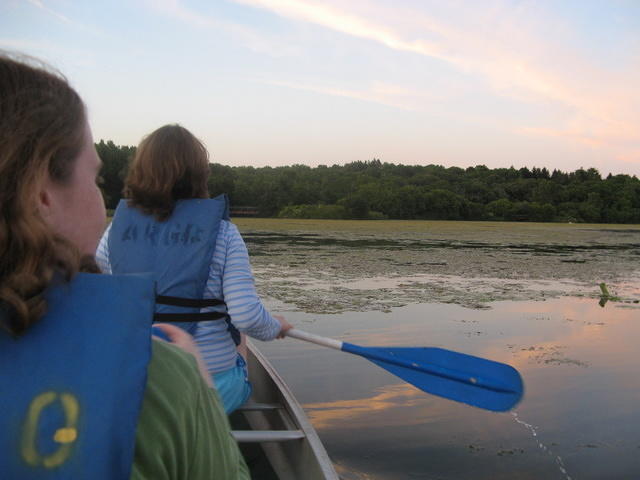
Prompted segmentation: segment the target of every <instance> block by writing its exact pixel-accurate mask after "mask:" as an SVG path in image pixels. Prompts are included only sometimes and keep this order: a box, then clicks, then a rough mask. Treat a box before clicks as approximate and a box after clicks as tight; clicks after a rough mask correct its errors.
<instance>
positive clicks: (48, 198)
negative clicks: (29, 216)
mask: <svg viewBox="0 0 640 480" xmlns="http://www.w3.org/2000/svg"><path fill="white" fill-rule="evenodd" d="M36 201H37V207H38V211H39V212H40V215H41V216H42V218H47V217H49V216H51V209H52V206H53V195H52V191H51V188H50V182H48V181H47V180H45V181H44V182H42V184H41V185H40V189H39V190H38V197H37V199H36Z"/></svg>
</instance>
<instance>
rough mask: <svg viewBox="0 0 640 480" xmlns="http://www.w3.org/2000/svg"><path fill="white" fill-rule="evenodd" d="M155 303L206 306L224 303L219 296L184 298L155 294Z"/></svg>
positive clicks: (178, 305)
mask: <svg viewBox="0 0 640 480" xmlns="http://www.w3.org/2000/svg"><path fill="white" fill-rule="evenodd" d="M156 303H159V304H161V305H171V306H173V307H192V308H206V307H217V306H218V305H226V303H224V300H220V299H219V298H184V297H171V296H169V295H156Z"/></svg>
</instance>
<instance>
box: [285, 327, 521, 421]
mask: <svg viewBox="0 0 640 480" xmlns="http://www.w3.org/2000/svg"><path fill="white" fill-rule="evenodd" d="M286 335H287V336H289V337H293V338H297V339H300V340H305V341H307V342H311V343H315V344H317V345H322V346H325V347H330V348H334V349H336V350H342V351H343V352H347V353H354V354H356V355H360V356H361V357H364V358H366V359H368V360H371V361H372V362H373V363H375V364H377V365H379V366H380V367H382V368H384V369H385V370H388V371H389V372H391V373H393V374H394V375H396V376H398V377H400V378H401V379H403V380H404V381H406V382H408V383H410V384H411V385H413V386H415V387H418V388H419V389H420V390H422V391H424V392H427V393H431V394H433V395H438V396H440V397H444V398H448V399H451V400H456V401H458V402H462V403H467V404H469V405H473V406H475V407H480V408H484V409H487V410H493V411H496V412H504V411H506V410H510V409H511V408H513V406H514V405H515V404H516V403H518V402H519V401H520V399H521V398H522V393H523V384H522V378H521V377H520V374H519V373H518V371H517V370H516V369H515V368H513V367H511V366H509V365H506V364H504V363H498V362H494V361H492V360H486V359H484V358H480V357H474V356H471V355H466V354H464V353H457V352H452V351H450V350H444V349H442V348H435V347H361V346H358V345H353V344H352V343H347V342H341V341H339V340H334V339H332V338H326V337H320V336H318V335H314V334H311V333H307V332H303V331H301V330H298V329H295V328H292V329H291V330H288V331H287V333H286Z"/></svg>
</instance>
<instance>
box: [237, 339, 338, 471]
mask: <svg viewBox="0 0 640 480" xmlns="http://www.w3.org/2000/svg"><path fill="white" fill-rule="evenodd" d="M247 346H248V358H247V364H248V368H249V379H250V380H251V385H252V387H253V391H252V394H251V398H250V399H249V401H248V402H247V403H246V404H245V405H243V406H242V407H240V408H239V409H238V410H237V411H236V412H234V414H233V415H231V418H230V420H231V426H232V429H233V431H232V434H233V436H234V437H235V439H236V440H237V441H238V444H239V445H240V450H241V451H242V452H243V454H244V456H245V460H246V461H247V465H248V466H249V468H250V470H251V471H252V478H261V479H277V480H300V479H305V480H316V479H317V480H339V477H338V475H337V473H336V471H335V469H334V467H333V463H332V462H331V460H330V459H329V456H328V455H327V452H326V450H325V449H324V446H323V445H322V442H321V441H320V438H319V437H318V434H317V433H316V431H315V430H314V428H313V427H312V426H311V422H309V419H308V418H307V416H306V414H305V413H304V410H303V409H302V407H301V406H300V404H299V403H298V402H297V400H296V399H295V397H294V396H293V394H292V393H291V391H290V390H289V388H288V387H287V385H286V384H285V382H284V380H282V378H281V377H280V375H278V372H276V370H275V369H274V368H273V366H272V365H271V364H270V363H269V361H268V360H267V359H266V358H265V357H264V356H263V355H262V354H261V353H260V351H259V350H258V349H257V348H256V346H255V345H253V344H251V342H247Z"/></svg>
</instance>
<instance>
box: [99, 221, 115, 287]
mask: <svg viewBox="0 0 640 480" xmlns="http://www.w3.org/2000/svg"><path fill="white" fill-rule="evenodd" d="M110 231H111V224H109V226H108V227H107V229H106V230H105V231H104V233H103V234H102V238H101V239H100V243H99V244H98V249H97V250H96V263H97V264H98V267H100V270H101V271H102V273H106V274H108V275H111V273H112V272H111V263H110V262H109V232H110Z"/></svg>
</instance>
